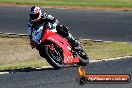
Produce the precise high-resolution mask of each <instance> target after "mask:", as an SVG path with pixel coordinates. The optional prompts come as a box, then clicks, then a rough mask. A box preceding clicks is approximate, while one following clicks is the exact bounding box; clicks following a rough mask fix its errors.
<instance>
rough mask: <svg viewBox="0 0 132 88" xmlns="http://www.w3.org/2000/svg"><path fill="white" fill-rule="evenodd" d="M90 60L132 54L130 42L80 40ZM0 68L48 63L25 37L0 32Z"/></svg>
mask: <svg viewBox="0 0 132 88" xmlns="http://www.w3.org/2000/svg"><path fill="white" fill-rule="evenodd" d="M80 42H81V45H82V46H83V48H84V49H85V51H86V52H87V53H88V55H89V57H90V60H100V59H108V58H116V57H124V56H132V44H131V43H127V42H93V41H85V40H81V39H80ZM0 56H1V57H0V70H9V69H22V68H35V67H41V66H47V65H49V64H48V63H47V62H46V60H45V59H44V58H42V57H40V56H39V54H38V51H37V50H36V49H31V47H30V46H29V40H28V38H27V37H25V36H24V37H18V36H13V35H8V36H7V35H3V34H0Z"/></svg>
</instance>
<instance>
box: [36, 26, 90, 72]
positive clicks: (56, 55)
mask: <svg viewBox="0 0 132 88" xmlns="http://www.w3.org/2000/svg"><path fill="white" fill-rule="evenodd" d="M43 28H44V30H43V32H42V37H41V39H40V41H41V44H39V45H37V46H36V48H37V50H38V51H39V54H40V56H41V57H44V58H45V59H46V60H47V62H48V63H49V64H50V65H51V66H53V67H54V68H56V69H60V68H62V67H67V66H74V65H81V66H86V65H87V64H88V62H89V58H88V55H87V54H86V53H85V51H84V49H82V47H81V46H80V47H81V49H79V50H76V51H75V50H73V49H72V47H71V45H70V44H69V42H68V40H67V39H65V38H63V37H61V36H60V35H59V34H57V33H55V32H52V31H50V30H49V28H47V27H43Z"/></svg>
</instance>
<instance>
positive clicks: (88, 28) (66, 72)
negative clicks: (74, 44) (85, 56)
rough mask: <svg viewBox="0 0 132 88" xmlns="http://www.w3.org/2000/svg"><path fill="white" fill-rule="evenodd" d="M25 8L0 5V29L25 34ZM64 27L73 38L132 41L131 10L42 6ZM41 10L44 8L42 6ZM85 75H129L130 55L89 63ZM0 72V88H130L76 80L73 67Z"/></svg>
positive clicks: (130, 68)
mask: <svg viewBox="0 0 132 88" xmlns="http://www.w3.org/2000/svg"><path fill="white" fill-rule="evenodd" d="M28 10H29V7H22V8H21V7H0V20H1V21H0V32H5V33H7V32H11V33H26V23H27V21H28ZM45 10H46V12H48V13H49V14H53V15H54V16H55V17H56V18H58V19H59V20H60V23H62V24H64V25H66V26H68V27H69V28H70V31H71V32H72V34H73V35H74V36H75V37H77V38H91V39H101V40H108V41H111V40H112V41H127V42H131V41H132V35H131V33H132V30H131V29H132V22H131V21H132V12H130V11H87V10H64V9H45ZM43 11H44V9H43ZM85 69H86V71H87V73H88V74H130V75H132V58H127V59H121V60H115V61H102V62H98V63H90V64H89V65H88V66H87V67H85ZM8 72H10V73H9V74H4V75H0V88H132V83H129V84H86V85H83V86H81V85H79V84H78V83H77V81H76V77H77V75H78V69H77V67H71V68H63V69H60V70H55V69H38V70H36V69H19V70H11V71H8Z"/></svg>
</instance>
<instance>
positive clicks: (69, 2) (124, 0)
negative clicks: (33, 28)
mask: <svg viewBox="0 0 132 88" xmlns="http://www.w3.org/2000/svg"><path fill="white" fill-rule="evenodd" d="M0 3H1V4H2V3H4V4H5V3H8V4H19V5H21V4H27V5H46V6H89V7H116V8H123V7H127V8H132V0H0Z"/></svg>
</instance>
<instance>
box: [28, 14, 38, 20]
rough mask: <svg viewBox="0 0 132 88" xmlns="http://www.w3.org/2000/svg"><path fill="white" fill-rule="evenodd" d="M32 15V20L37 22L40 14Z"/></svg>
mask: <svg viewBox="0 0 132 88" xmlns="http://www.w3.org/2000/svg"><path fill="white" fill-rule="evenodd" d="M29 15H30V19H32V20H35V19H37V18H38V17H39V14H29Z"/></svg>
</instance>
